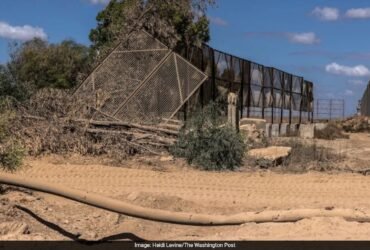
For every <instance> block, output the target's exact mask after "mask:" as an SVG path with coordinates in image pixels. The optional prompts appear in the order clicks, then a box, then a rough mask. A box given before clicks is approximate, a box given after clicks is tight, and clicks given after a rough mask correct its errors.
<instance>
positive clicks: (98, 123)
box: [77, 120, 179, 136]
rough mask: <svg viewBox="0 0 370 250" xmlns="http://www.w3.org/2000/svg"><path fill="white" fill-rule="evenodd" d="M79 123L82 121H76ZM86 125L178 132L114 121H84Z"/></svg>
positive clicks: (168, 132)
mask: <svg viewBox="0 0 370 250" xmlns="http://www.w3.org/2000/svg"><path fill="white" fill-rule="evenodd" d="M77 121H81V122H82V120H77ZM85 122H87V123H90V124H91V125H96V126H107V127H112V126H124V127H129V128H138V129H142V130H147V131H152V132H162V133H165V134H169V135H176V136H177V135H178V134H179V132H178V131H174V130H169V129H164V128H158V127H152V126H146V125H139V124H135V123H128V122H121V121H119V122H116V121H94V120H92V121H85Z"/></svg>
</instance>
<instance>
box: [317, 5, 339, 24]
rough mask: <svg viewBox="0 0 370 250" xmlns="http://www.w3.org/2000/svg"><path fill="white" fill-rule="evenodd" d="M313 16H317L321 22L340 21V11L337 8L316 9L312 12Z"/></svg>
mask: <svg viewBox="0 0 370 250" xmlns="http://www.w3.org/2000/svg"><path fill="white" fill-rule="evenodd" d="M312 15H314V16H316V17H317V18H319V19H320V20H324V21H335V20H338V19H339V10H338V9H337V8H330V7H322V8H321V7H316V8H315V9H314V10H313V11H312Z"/></svg>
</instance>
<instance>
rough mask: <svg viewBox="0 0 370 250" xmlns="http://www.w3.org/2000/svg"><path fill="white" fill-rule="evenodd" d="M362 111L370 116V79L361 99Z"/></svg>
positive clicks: (362, 113)
mask: <svg viewBox="0 0 370 250" xmlns="http://www.w3.org/2000/svg"><path fill="white" fill-rule="evenodd" d="M360 113H361V115H366V116H370V81H369V83H368V84H367V87H366V89H365V92H364V95H363V96H362V99H361V101H360Z"/></svg>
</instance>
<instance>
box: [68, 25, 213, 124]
mask: <svg viewBox="0 0 370 250" xmlns="http://www.w3.org/2000/svg"><path fill="white" fill-rule="evenodd" d="M206 79H207V75H205V74H204V73H203V72H202V71H201V70H199V69H197V68H196V67H195V66H193V65H192V64H191V63H189V62H188V61H187V60H186V59H184V58H183V57H181V56H180V55H178V54H177V53H175V52H173V51H171V50H170V49H169V48H168V47H166V46H165V45H164V44H162V43H161V42H159V41H158V40H157V39H155V38H153V37H152V36H151V35H149V34H148V33H146V32H145V31H138V32H133V33H132V34H131V35H130V36H129V37H128V38H127V39H126V40H124V41H122V42H121V43H120V44H119V45H118V46H116V47H115V48H114V49H113V50H112V52H111V53H110V54H109V55H108V56H107V57H106V58H105V59H104V60H103V61H102V63H101V64H100V65H99V66H98V67H96V68H95V69H94V70H93V71H92V72H91V74H90V75H89V76H88V77H87V79H86V80H85V81H84V82H83V83H82V84H81V85H80V86H79V87H78V88H77V90H76V91H75V92H74V94H73V95H74V97H76V98H77V99H79V100H81V101H82V103H81V104H82V105H81V106H83V107H85V108H86V107H87V110H88V111H87V114H86V112H85V113H83V114H82V116H84V118H89V119H94V120H109V121H111V120H114V121H117V120H118V121H127V122H139V123H147V124H157V123H160V122H163V121H168V119H170V118H172V117H173V116H174V115H175V114H176V113H177V112H178V110H179V109H180V108H181V107H182V106H183V105H184V103H185V102H187V101H188V99H189V98H190V97H191V96H192V95H193V93H194V92H195V91H196V90H197V89H198V88H199V87H200V86H201V85H202V83H203V82H204V81H205V80H206ZM82 109H83V108H82ZM86 116H87V117H86Z"/></svg>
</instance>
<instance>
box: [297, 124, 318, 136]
mask: <svg viewBox="0 0 370 250" xmlns="http://www.w3.org/2000/svg"><path fill="white" fill-rule="evenodd" d="M299 137H301V138H303V139H313V138H314V137H315V125H314V124H301V125H300V126H299Z"/></svg>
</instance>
